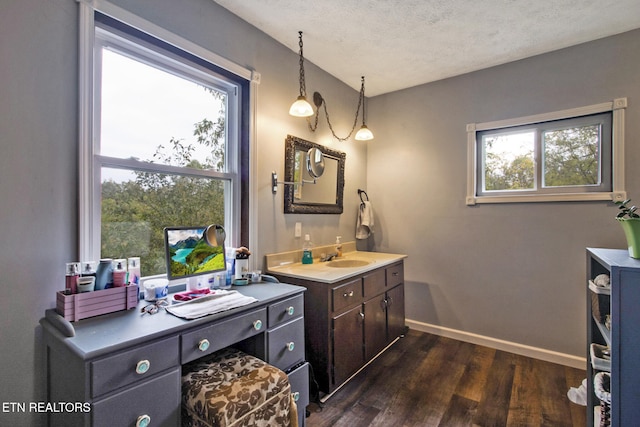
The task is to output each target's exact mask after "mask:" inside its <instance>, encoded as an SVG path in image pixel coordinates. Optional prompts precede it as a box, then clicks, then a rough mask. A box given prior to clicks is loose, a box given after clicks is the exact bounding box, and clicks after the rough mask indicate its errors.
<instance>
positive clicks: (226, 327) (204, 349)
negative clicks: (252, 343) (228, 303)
mask: <svg viewBox="0 0 640 427" xmlns="http://www.w3.org/2000/svg"><path fill="white" fill-rule="evenodd" d="M266 329H267V309H266V308H262V309H260V310H255V311H252V312H250V313H246V314H242V315H240V316H237V317H234V318H232V319H229V320H224V321H221V322H217V323H215V324H213V325H210V326H205V327H203V328H201V329H197V330H195V331H193V332H188V333H185V334H182V343H181V348H180V354H181V356H182V363H183V364H184V363H188V362H191V361H192V360H195V359H199V358H201V357H202V356H205V355H207V354H210V353H213V352H215V351H218V350H220V349H223V348H225V347H228V346H230V345H233V344H236V343H238V342H240V341H242V340H244V339H246V338H249V337H252V336H254V335H257V334H260V333H262V332H264V331H265V330H266Z"/></svg>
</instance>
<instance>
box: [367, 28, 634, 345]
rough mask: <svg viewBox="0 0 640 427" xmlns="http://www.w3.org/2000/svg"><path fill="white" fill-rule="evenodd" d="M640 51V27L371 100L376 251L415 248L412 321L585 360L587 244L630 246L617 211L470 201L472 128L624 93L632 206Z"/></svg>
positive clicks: (409, 295)
mask: <svg viewBox="0 0 640 427" xmlns="http://www.w3.org/2000/svg"><path fill="white" fill-rule="evenodd" d="M638 52H640V31H633V32H628V33H625V34H622V35H619V36H616V37H611V38H606V39H602V40H599V41H595V42H592V43H587V44H583V45H580V46H575V47H572V48H568V49H564V50H561V51H557V52H553V53H550V54H546V55H541V56H537V57H533V58H529V59H526V60H522V61H518V62H513V63H509V64H506V65H503V66H499V67H495V68H491V69H486V70H483V71H479V72H475V73H471V74H467V75H463V76H459V77H455V78H451V79H447V80H442V81H438V82H435V83H432V84H428V85H423V86H420V87H416V88H412V89H408V90H403V91H398V92H395V93H391V94H387V95H382V96H378V97H375V98H373V99H372V100H371V102H370V103H369V112H370V117H369V120H368V122H369V123H370V124H371V127H372V128H374V129H375V130H376V131H377V132H376V139H375V140H374V141H372V142H371V143H370V144H369V152H368V163H367V168H368V174H367V185H368V188H369V195H370V196H371V199H372V200H373V201H374V203H375V206H376V209H377V213H378V219H379V221H380V223H381V226H380V229H381V232H380V233H378V234H377V235H376V245H377V249H378V250H380V251H389V252H396V251H398V252H405V253H408V254H409V258H408V259H407V261H406V273H405V277H406V279H407V290H406V301H407V318H409V319H412V320H414V321H417V322H423V323H425V324H428V325H436V326H438V327H444V328H451V329H454V330H459V331H464V332H467V333H470V334H478V335H481V336H487V337H492V338H496V339H501V340H506V341H510V342H514V343H520V344H525V345H529V346H534V347H540V348H543V349H546V350H550V351H556V352H561V353H567V354H570V355H580V356H584V350H585V345H586V344H585V333H584V331H585V327H586V326H585V313H584V311H585V259H586V256H585V247H588V246H591V247H619V248H623V247H625V241H624V235H623V232H622V230H621V228H620V227H619V225H618V224H617V222H616V221H615V220H614V219H613V217H614V216H615V214H616V208H615V205H613V204H612V203H610V202H589V203H584V202H577V203H529V204H499V205H476V206H473V207H469V206H466V205H465V195H466V176H467V170H466V165H467V163H466V162H467V150H466V147H467V143H466V129H465V125H466V124H467V123H474V122H476V123H477V122H488V121H493V120H500V119H509V118H515V117H521V116H527V115H532V114H537V113H545V112H551V111H557V110H562V109H568V108H574V107H580V106H586V105H591V104H597V103H601V102H606V101H611V100H613V99H614V98H619V97H627V98H628V102H629V107H628V108H627V112H626V119H627V120H626V139H625V154H626V160H625V167H626V183H627V185H626V188H627V191H628V194H629V196H630V197H632V198H635V199H637V198H638V197H640V193H639V192H638V189H639V185H640V174H638V171H637V168H636V165H637V164H638V160H639V157H640V140H639V136H638V135H640V122H639V121H638V115H639V114H640V105H639V103H638V99H640V56H639V55H638ZM390 112H393V113H390Z"/></svg>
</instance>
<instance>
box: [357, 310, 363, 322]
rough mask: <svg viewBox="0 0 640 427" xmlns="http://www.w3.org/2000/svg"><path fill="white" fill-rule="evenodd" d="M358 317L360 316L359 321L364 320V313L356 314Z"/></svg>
mask: <svg viewBox="0 0 640 427" xmlns="http://www.w3.org/2000/svg"><path fill="white" fill-rule="evenodd" d="M358 315H359V316H360V320H364V313H363V312H360V313H358Z"/></svg>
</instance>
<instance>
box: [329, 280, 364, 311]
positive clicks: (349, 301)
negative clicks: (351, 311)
mask: <svg viewBox="0 0 640 427" xmlns="http://www.w3.org/2000/svg"><path fill="white" fill-rule="evenodd" d="M331 299H332V303H333V311H334V312H335V311H339V310H341V309H343V308H345V307H350V306H352V305H354V304H358V303H360V302H361V301H362V279H356V280H353V281H351V282H347V283H345V284H344V285H340V286H338V287H337V288H334V289H332V290H331Z"/></svg>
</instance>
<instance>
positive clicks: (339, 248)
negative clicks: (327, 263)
mask: <svg viewBox="0 0 640 427" xmlns="http://www.w3.org/2000/svg"><path fill="white" fill-rule="evenodd" d="M340 239H342V236H336V253H337V255H336V256H337V257H341V256H342V243H340Z"/></svg>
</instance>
